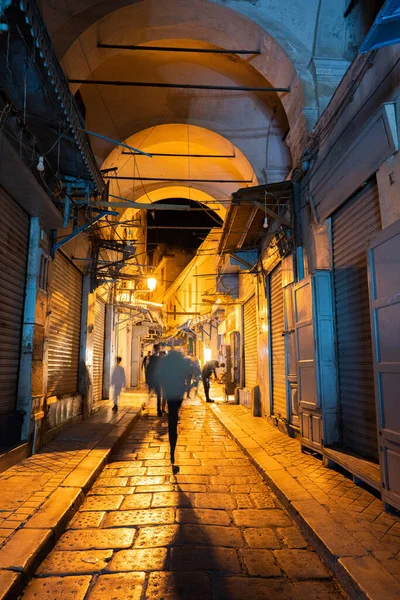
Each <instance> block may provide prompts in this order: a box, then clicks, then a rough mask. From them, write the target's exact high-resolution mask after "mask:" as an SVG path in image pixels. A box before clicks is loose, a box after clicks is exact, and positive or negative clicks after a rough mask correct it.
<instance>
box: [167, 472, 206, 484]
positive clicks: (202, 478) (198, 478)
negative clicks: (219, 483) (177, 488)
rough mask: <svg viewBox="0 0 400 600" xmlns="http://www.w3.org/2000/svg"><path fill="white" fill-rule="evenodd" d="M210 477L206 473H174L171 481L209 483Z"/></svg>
mask: <svg viewBox="0 0 400 600" xmlns="http://www.w3.org/2000/svg"><path fill="white" fill-rule="evenodd" d="M209 479H210V478H209V477H207V476H206V475H182V473H179V474H178V475H174V476H172V477H170V481H172V483H204V484H207V483H209Z"/></svg>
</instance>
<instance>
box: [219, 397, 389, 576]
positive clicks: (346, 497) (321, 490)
mask: <svg viewBox="0 0 400 600" xmlns="http://www.w3.org/2000/svg"><path fill="white" fill-rule="evenodd" d="M214 395H215V397H216V398H218V393H217V392H216V393H215V394H214ZM218 410H220V411H221V412H222V414H224V415H227V416H229V418H230V419H231V420H232V422H233V423H234V424H236V425H237V426H239V427H240V428H241V430H242V431H243V432H245V433H246V434H247V435H248V436H249V439H251V440H254V441H257V442H258V443H259V444H260V445H261V446H262V448H263V449H264V450H265V451H266V452H267V453H268V455H269V456H271V457H273V458H274V459H275V460H276V461H278V463H279V464H281V465H282V466H283V467H284V468H285V470H286V471H287V473H289V474H290V475H291V476H292V477H293V478H295V480H296V482H297V483H299V484H300V485H301V486H302V487H303V488H304V489H305V490H307V491H308V492H309V493H310V494H311V496H312V497H313V498H314V499H315V500H317V501H318V502H319V503H320V504H321V505H322V506H323V507H324V508H326V509H327V510H328V511H329V513H330V515H332V516H333V517H334V518H335V520H336V521H338V522H339V523H340V524H341V525H342V526H343V527H344V529H345V530H347V531H348V533H349V535H351V536H352V537H354V538H355V539H356V540H357V542H358V543H359V544H360V554H361V547H363V548H365V550H366V552H367V553H369V554H370V555H371V556H373V557H374V558H375V559H376V560H377V561H379V563H380V564H381V565H382V566H383V567H384V568H385V569H386V570H387V571H388V572H389V573H390V574H391V575H392V576H393V577H395V578H396V579H397V580H398V581H399V582H400V518H399V516H398V515H396V514H390V513H388V512H385V511H384V508H383V504H382V502H381V500H380V499H379V498H377V497H376V496H375V495H374V494H373V493H371V492H370V491H369V490H368V489H365V488H364V487H362V486H360V485H356V484H355V483H354V482H353V481H352V480H351V479H349V477H346V475H344V474H342V473H340V472H338V471H336V470H333V469H328V468H326V467H324V466H323V464H322V462H321V460H320V459H318V458H317V457H315V456H314V455H313V454H303V453H302V452H301V450H300V442H299V441H298V440H296V439H292V438H289V437H288V436H287V435H285V434H283V433H282V432H280V431H279V430H278V429H277V428H276V427H272V426H271V425H269V424H268V423H267V422H266V421H265V419H259V418H255V417H253V416H252V415H251V413H250V411H249V409H247V408H245V407H243V406H238V405H229V404H219V405H218Z"/></svg>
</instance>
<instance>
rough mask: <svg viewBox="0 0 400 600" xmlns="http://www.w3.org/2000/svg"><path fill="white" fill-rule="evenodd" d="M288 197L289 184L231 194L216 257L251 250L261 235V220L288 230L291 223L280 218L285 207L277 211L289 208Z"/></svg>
mask: <svg viewBox="0 0 400 600" xmlns="http://www.w3.org/2000/svg"><path fill="white" fill-rule="evenodd" d="M292 197H293V193H292V182H291V181H282V182H280V183H271V184H268V185H258V186H255V187H250V188H242V189H240V190H238V191H237V192H235V193H234V194H232V204H231V205H230V207H229V210H228V214H227V216H226V219H225V223H224V227H223V230H222V236H221V240H220V243H219V247H218V253H234V252H236V251H238V250H247V249H250V248H254V247H255V246H256V244H257V242H258V239H259V237H260V235H261V233H262V232H265V229H263V223H264V219H265V216H267V217H268V219H269V220H273V219H275V220H277V221H278V222H279V223H281V224H282V225H286V226H287V227H290V228H292V227H293V225H292V223H291V221H289V220H287V219H285V217H283V216H281V215H283V214H284V213H285V212H287V206H286V208H283V209H280V207H282V205H288V204H290V205H291V204H292ZM265 199H266V201H265ZM265 204H266V205H267V206H265Z"/></svg>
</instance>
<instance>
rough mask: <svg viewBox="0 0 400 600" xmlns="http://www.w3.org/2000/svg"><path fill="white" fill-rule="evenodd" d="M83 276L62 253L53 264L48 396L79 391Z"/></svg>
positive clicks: (59, 253) (57, 255)
mask: <svg viewBox="0 0 400 600" xmlns="http://www.w3.org/2000/svg"><path fill="white" fill-rule="evenodd" d="M81 309H82V274H81V273H80V271H78V269H77V268H76V267H75V266H74V265H73V264H72V262H71V261H70V260H68V258H66V257H65V256H64V254H62V253H61V252H60V251H58V252H57V254H56V257H55V260H54V262H53V280H52V295H51V302H50V310H51V315H50V332H49V347H48V380H47V395H48V396H53V395H55V396H58V395H60V394H73V393H75V392H77V390H78V366H79V344H80V331H81Z"/></svg>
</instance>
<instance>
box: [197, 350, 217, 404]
mask: <svg viewBox="0 0 400 600" xmlns="http://www.w3.org/2000/svg"><path fill="white" fill-rule="evenodd" d="M217 367H219V362H218V361H217V360H209V361H208V362H206V364H205V365H204V367H203V370H202V372H201V379H202V382H203V387H204V395H205V397H206V402H214V400H211V398H210V379H211V375H214V378H215V380H217V379H218V377H217V373H216V370H215V369H216V368H217Z"/></svg>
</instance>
